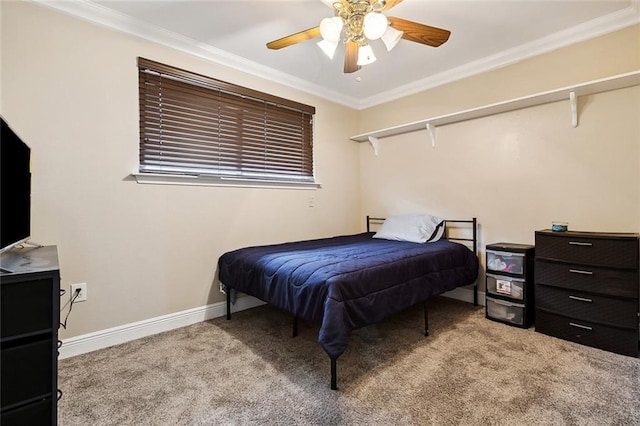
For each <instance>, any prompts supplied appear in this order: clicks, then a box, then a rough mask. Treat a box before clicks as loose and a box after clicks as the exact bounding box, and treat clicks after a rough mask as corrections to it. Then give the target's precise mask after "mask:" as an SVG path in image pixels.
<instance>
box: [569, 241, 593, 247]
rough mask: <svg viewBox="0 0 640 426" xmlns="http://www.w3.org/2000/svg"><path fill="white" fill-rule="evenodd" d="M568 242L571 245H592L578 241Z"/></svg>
mask: <svg viewBox="0 0 640 426" xmlns="http://www.w3.org/2000/svg"><path fill="white" fill-rule="evenodd" d="M569 244H571V245H572V246H584V247H591V246H592V245H593V244H592V243H583V242H580V241H569Z"/></svg>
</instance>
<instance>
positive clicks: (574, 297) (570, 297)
mask: <svg viewBox="0 0 640 426" xmlns="http://www.w3.org/2000/svg"><path fill="white" fill-rule="evenodd" d="M569 299H573V300H578V301H580V302H588V303H591V302H593V300H592V299H587V298H586V297H578V296H569Z"/></svg>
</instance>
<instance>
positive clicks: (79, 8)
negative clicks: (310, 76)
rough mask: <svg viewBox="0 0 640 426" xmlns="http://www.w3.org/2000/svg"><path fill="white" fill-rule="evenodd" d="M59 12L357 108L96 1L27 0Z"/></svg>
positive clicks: (321, 90) (348, 99)
mask: <svg viewBox="0 0 640 426" xmlns="http://www.w3.org/2000/svg"><path fill="white" fill-rule="evenodd" d="M30 1H31V2H32V3H36V4H39V5H42V6H45V7H48V8H51V9H54V10H56V11H58V12H62V13H64V14H67V15H70V16H73V17H76V18H79V19H82V20H85V21H89V22H91V23H94V24H97V25H100V26H102V27H106V28H109V29H113V30H116V31H120V32H123V33H126V34H130V35H133V36H136V37H140V38H142V39H145V40H148V41H151V42H154V43H158V44H161V45H163V46H166V47H169V48H172V49H176V50H178V51H181V52H184V53H188V54H191V55H194V56H196V57H199V58H201V59H204V60H207V61H210V62H214V63H216V64H218V65H222V66H225V67H228V68H231V69H235V70H238V71H241V72H243V73H246V74H250V75H253V76H256V77H260V78H261V79H264V80H269V81H273V82H275V83H279V84H282V85H284V86H288V87H291V88H293V89H297V90H300V91H302V92H305V93H309V94H312V95H314V96H318V97H321V98H323V99H327V100H329V101H331V102H334V103H337V104H341V105H344V106H347V107H350V108H356V106H357V104H358V99H356V98H353V97H351V96H345V95H344V94H343V93H341V92H337V91H332V90H328V89H327V88H326V87H322V86H320V85H317V84H314V83H311V82H309V81H306V80H303V79H300V78H298V77H294V76H292V75H290V74H286V73H283V72H281V71H277V70H275V69H273V68H270V67H267V66H264V65H261V64H259V63H257V62H254V61H250V60H248V59H246V58H243V57H241V56H238V55H234V54H232V53H230V52H227V51H225V50H222V49H218V48H216V47H213V46H211V45H208V44H205V43H202V42H199V41H197V40H194V39H192V38H190V37H186V36H183V35H180V34H177V33H175V32H173V31H169V30H165V29H163V28H160V27H157V26H155V25H150V24H147V23H145V22H142V21H140V20H137V19H134V18H131V17H130V16H127V15H125V14H123V13H120V12H117V11H114V10H112V9H109V8H107V7H104V6H101V5H99V4H96V3H94V2H92V1H90V0H74V1H58V0H53V1H52V0H30Z"/></svg>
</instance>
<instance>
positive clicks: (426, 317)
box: [422, 302, 429, 336]
mask: <svg viewBox="0 0 640 426" xmlns="http://www.w3.org/2000/svg"><path fill="white" fill-rule="evenodd" d="M422 307H423V309H424V335H425V336H428V335H429V312H428V310H427V302H424V303H423V304H422Z"/></svg>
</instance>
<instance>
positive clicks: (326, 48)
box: [318, 40, 338, 59]
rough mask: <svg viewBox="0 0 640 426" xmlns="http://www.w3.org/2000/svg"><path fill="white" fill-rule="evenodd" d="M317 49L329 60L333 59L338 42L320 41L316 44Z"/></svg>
mask: <svg viewBox="0 0 640 426" xmlns="http://www.w3.org/2000/svg"><path fill="white" fill-rule="evenodd" d="M318 47H319V48H320V49H321V50H322V51H323V52H324V54H325V55H327V56H328V57H329V59H333V56H334V55H335V54H336V49H337V48H338V42H337V41H329V40H320V41H319V42H318Z"/></svg>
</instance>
